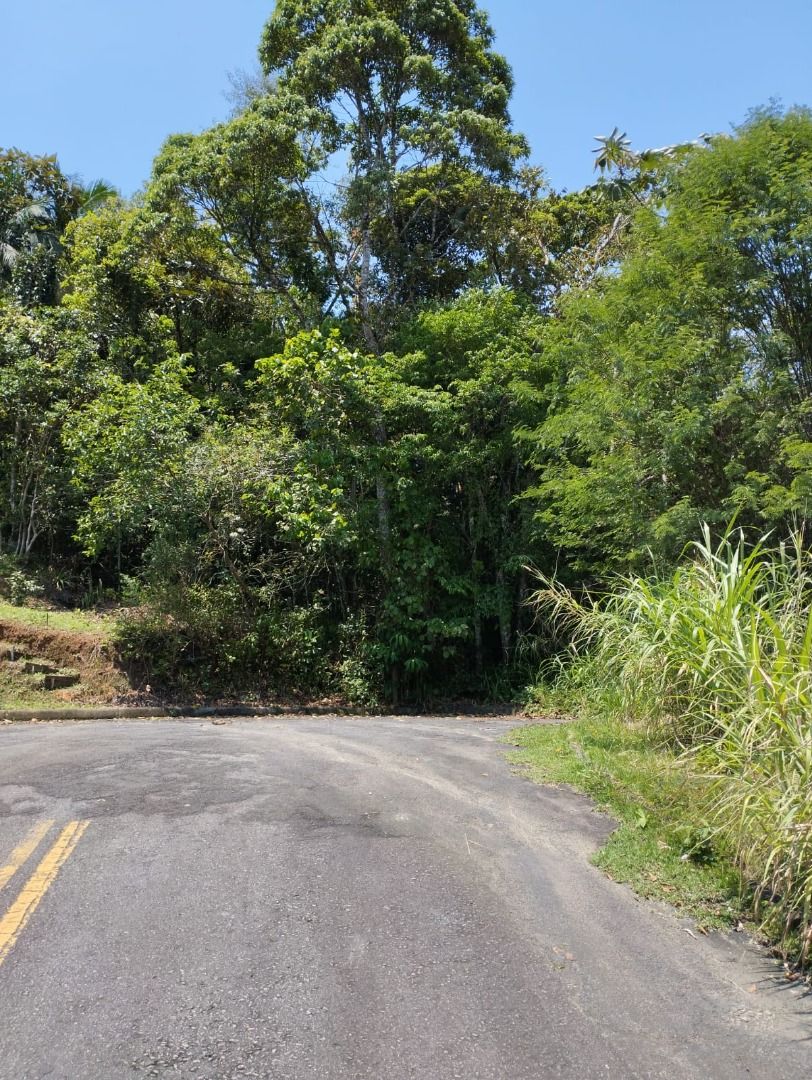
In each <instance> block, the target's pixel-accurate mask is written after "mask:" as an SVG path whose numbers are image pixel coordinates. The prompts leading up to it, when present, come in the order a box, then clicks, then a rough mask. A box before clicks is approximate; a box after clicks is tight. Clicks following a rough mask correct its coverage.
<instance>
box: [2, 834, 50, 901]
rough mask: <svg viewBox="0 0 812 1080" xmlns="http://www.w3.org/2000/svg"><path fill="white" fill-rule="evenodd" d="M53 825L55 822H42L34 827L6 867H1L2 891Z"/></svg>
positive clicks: (14, 851) (16, 849) (15, 850)
mask: <svg viewBox="0 0 812 1080" xmlns="http://www.w3.org/2000/svg"><path fill="white" fill-rule="evenodd" d="M52 825H53V821H41V822H40V823H39V825H35V826H34V828H33V829H32V830H31V832H30V833H29V834H28V836H26V838H25V840H23V842H22V843H21V844H19V845H18V846H17V847H16V848H15V849H14V850H13V851H12V853H11V856H10V858H9V861H8V862H7V863H6V865H5V866H0V889H2V888H3V886H4V885H8V883H9V881H11V879H12V878H13V877H14V875H15V874H16V873H17V871H18V870H19V869H20V867H21V866H22V865H23V863H24V862H25V861H26V859H27V858H28V857H29V856H30V855H31V854H32V852H34V851H36V849H37V846H38V844H39V842H40V840H41V839H42V838H43V836H45V834H46V833H47V832H48V830H49V829H50V827H51V826H52Z"/></svg>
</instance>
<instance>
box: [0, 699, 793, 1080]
mask: <svg viewBox="0 0 812 1080" xmlns="http://www.w3.org/2000/svg"><path fill="white" fill-rule="evenodd" d="M509 727H510V724H509V722H503V721H494V720H487V721H470V720H459V719H453V718H452V719H442V718H437V719H421V720H414V719H399V718H389V719H380V720H369V719H327V718H316V719H310V718H307V719H284V720H263V721H250V720H235V721H233V722H230V723H227V724H223V725H213V724H212V723H211V722H201V721H185V722H183V721H171V722H169V721H161V722H157V723H156V722H126V723H106V724H91V723H86V724H75V725H70V726H68V725H63V726H55V725H54V726H45V725H43V726H39V727H32V726H26V727H22V726H20V727H13V728H4V729H2V730H0V868H2V869H0V886H2V892H0V1077H2V1080H25V1078H41V1077H42V1078H45V1077H47V1078H49V1080H97V1078H98V1080H102V1078H103V1080H118V1078H119V1077H133V1078H136V1080H137V1078H139V1077H189V1078H198V1077H201V1078H202V1077H207V1078H218V1080H226V1078H244V1077H263V1078H273V1080H276V1078H278V1080H305V1078H307V1080H311V1078H312V1080H318V1078H327V1077H329V1078H331V1080H332V1078H347V1080H355V1078H372V1080H407V1078H410V1080H451V1078H453V1077H460V1078H463V1080H530V1078H534V1080H535V1078H547V1077H550V1078H552V1077H569V1078H573V1080H574V1078H578V1080H583V1078H592V1077H610V1078H618V1080H628V1078H632V1077H663V1078H667V1080H679V1078H685V1077H696V1078H698V1080H699V1078H701V1080H707V1078H718V1080H723V1078H731V1080H740V1078H742V1077H764V1078H767V1077H769V1078H770V1080H781V1078H791V1077H793V1078H794V1077H799V1078H800V1077H808V1076H810V1075H812V1006H811V1005H810V1002H809V999H804V998H802V996H801V995H800V994H799V992H798V990H797V988H795V989H793V988H792V987H791V986H790V985H789V984H787V983H786V982H783V983H782V982H780V981H778V980H774V973H775V968H774V966H773V965H771V964H770V963H769V962H768V961H766V960H765V959H763V958H762V957H761V956H760V955H759V954H758V953H757V952H755V951H753V950H751V949H750V948H748V947H747V946H745V944H744V943H743V942H742V941H741V940H740V939H738V938H737V939H735V940H734V941H733V942H732V943H726V942H724V941H718V940H717V941H713V940H705V939H701V938H693V937H691V936H689V935H688V934H686V933H685V932H684V930H683V928H682V924H681V923H680V922H679V920H678V919H677V918H676V917H675V916H672V915H670V914H668V913H665V912H661V911H660V912H658V911H657V910H656V909H654V908H652V907H650V906H648V905H646V904H641V903H638V902H636V901H635V900H634V898H633V897H632V895H631V894H630V893H629V892H628V891H627V890H626V889H624V888H623V887H622V886H618V885H615V884H613V883H611V882H609V881H608V880H606V879H605V878H604V877H603V876H602V875H601V874H600V873H599V872H598V871H597V870H595V869H594V868H592V867H591V866H590V865H589V863H588V857H589V854H590V852H591V851H593V850H594V848H595V846H596V845H597V844H598V843H599V842H600V840H601V838H602V837H604V836H605V835H606V834H607V832H608V829H609V825H608V823H607V822H606V820H605V819H604V818H602V817H601V816H600V815H598V814H596V813H594V812H593V811H592V810H591V808H590V806H589V804H588V803H587V802H586V800H583V799H581V798H579V797H577V796H575V795H572V794H569V793H566V792H562V791H551V790H547V789H543V788H539V787H536V786H534V785H533V784H531V783H530V782H528V781H526V780H524V779H522V778H520V777H517V776H514V775H512V773H511V771H510V768H509V766H508V765H507V764H506V762H505V760H504V757H503V750H504V747H503V745H502V744H501V742H500V739H501V737H502V736H503V734H504V733H505V732H506V731H507V730H509Z"/></svg>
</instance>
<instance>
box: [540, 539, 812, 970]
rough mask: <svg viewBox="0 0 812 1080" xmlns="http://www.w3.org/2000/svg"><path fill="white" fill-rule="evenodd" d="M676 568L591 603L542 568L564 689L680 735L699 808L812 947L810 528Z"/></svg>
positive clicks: (693, 558)
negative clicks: (565, 659) (561, 635)
mask: <svg viewBox="0 0 812 1080" xmlns="http://www.w3.org/2000/svg"><path fill="white" fill-rule="evenodd" d="M687 555H688V557H687V558H686V561H685V562H684V563H683V564H682V565H681V566H680V567H679V568H678V569H676V570H675V571H673V573H671V574H670V575H666V576H663V575H660V576H655V577H652V578H648V579H646V578H642V577H625V578H622V579H619V581H618V582H617V584H616V587H615V588H614V589H613V590H612V591H611V593H610V594H608V595H606V596H604V597H601V598H591V599H587V600H586V601H579V600H578V599H576V598H575V597H574V596H573V595H572V594H571V593H570V592H569V591H567V590H566V589H565V588H563V587H562V586H561V585H560V584H558V583H557V582H555V581H552V580H547V579H542V588H541V589H540V590H539V591H538V592H537V593H536V594H535V598H534V599H535V603H536V604H537V605H538V606H539V607H540V608H541V609H542V610H544V611H546V612H547V613H551V614H552V615H553V617H554V618H555V619H556V620H557V621H558V622H559V623H561V624H563V625H564V626H565V627H566V629H567V630H568V632H569V640H570V653H571V656H570V661H571V662H569V663H565V664H563V665H562V669H561V673H560V675H559V677H558V680H557V689H558V690H559V692H563V693H565V694H569V695H575V696H577V697H578V698H579V699H580V701H581V702H582V703H587V704H589V703H590V701H591V703H592V706H593V707H594V708H598V709H600V710H602V711H603V714H604V715H606V716H607V717H610V718H611V719H613V720H617V719H622V720H623V721H625V722H627V723H630V724H634V725H637V726H638V727H640V726H642V727H644V728H645V730H646V731H647V732H648V733H649V734H650V736H651V737H652V739H655V740H659V741H660V742H661V743H663V744H665V743H667V744H669V745H670V746H671V748H672V749H674V750H675V751H676V753H677V755H678V760H679V761H680V762H681V764H682V765H683V766H684V767H685V768H686V770H687V771H688V772H689V773H690V774H691V775H692V776H695V777H698V778H699V779H700V780H701V783H699V784H697V801H696V812H697V817H698V819H703V820H706V821H708V822H709V823H710V825H711V827H712V829H713V830H714V833H715V835H716V836H717V838H718V840H719V841H720V843H721V844H722V845H723V847H724V848H725V849H726V850H728V851H730V852H732V854H733V856H734V858H735V861H736V863H737V865H738V867H739V869H740V871H741V873H742V875H743V877H744V880H745V882H746V883H747V885H748V887H750V888H752V890H753V894H754V897H755V906H756V910H757V912H759V913H760V915H761V917H762V918H763V920H764V921H765V925H767V926H768V927H770V928H771V929H772V931H773V932H776V931H777V934H778V936H779V937H780V938H781V940H782V941H783V943H784V946H785V949H786V951H787V952H788V953H791V954H794V956H795V957H796V958H799V959H800V960H801V961H802V962H806V963H808V962H809V961H810V959H811V958H812V556H810V553H809V552H808V551H807V550H806V548H805V545H804V538H803V536H802V535H801V534H800V533H796V534H795V535H794V536H793V537H792V538H791V540H790V541H789V542H787V543H782V544H772V543H770V542H769V540H768V539H767V538H764V539H762V540H761V541H759V542H758V543H756V544H755V545H750V544H748V543H747V542H746V540H745V537H744V535H743V534H741V533H739V534H736V535H733V534H730V535H728V536H727V537H726V538H725V539H724V540H723V541H722V542H721V543H719V544H716V545H715V544H714V543H713V542H712V540H711V535H710V531H709V530H708V529H707V528H705V529H704V531H703V538H702V540H701V541H699V542H698V543H696V544H694V545H693V546H692V547H691V549H690V550H689V552H688V553H687Z"/></svg>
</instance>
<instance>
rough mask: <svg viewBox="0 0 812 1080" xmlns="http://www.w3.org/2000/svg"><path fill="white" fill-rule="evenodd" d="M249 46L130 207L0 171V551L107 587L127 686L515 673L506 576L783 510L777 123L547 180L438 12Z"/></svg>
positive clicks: (360, 4)
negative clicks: (567, 184)
mask: <svg viewBox="0 0 812 1080" xmlns="http://www.w3.org/2000/svg"><path fill="white" fill-rule="evenodd" d="M259 56H260V61H261V64H262V72H263V74H262V75H261V77H258V78H256V79H253V80H250V82H246V83H245V84H244V86H243V88H242V90H241V91H240V92H239V93H238V94H237V98H236V100H237V104H236V107H235V110H234V112H233V114H232V115H231V116H230V117H229V118H228V119H226V120H225V121H224V122H222V123H219V124H216V125H214V126H213V127H211V128H210V129H209V130H206V131H203V132H201V133H198V134H182V133H180V134H174V135H170V137H169V138H168V139H167V140H166V142H165V144H164V146H163V147H162V149H161V150H160V152H159V154H158V156H157V158H156V160H155V163H154V167H153V170H152V175H151V177H150V180H149V182H148V183H147V185H146V187H145V189H144V191H143V192H141V193H140V194H139V195H138V196H137V197H136V198H134V199H131V200H125V199H121V198H119V197H118V196H117V195H116V194H115V192H113V191H112V190H111V189H110V188H109V187H108V186H107V185H105V184H102V183H96V184H83V183H82V182H80V181H79V180H78V179H77V178H72V177H68V176H66V175H65V174H64V173H63V172H62V170H61V168H60V166H59V163H58V161H57V159H56V158H55V157H44V158H37V157H31V156H29V155H27V154H25V153H23V152H21V151H18V150H9V151H4V152H2V154H0V391H2V393H0V482H2V488H1V489H0V491H2V495H1V496H0V557H1V558H3V559H12V560H17V562H19V561H20V560H22V561H25V563H26V566H28V567H29V568H31V570H32V572H36V573H40V574H42V575H43V578H44V580H45V579H47V580H51V581H52V580H57V579H58V580H59V581H60V582H63V583H64V582H68V583H69V584H68V586H66V588H67V591H68V592H69V593H70V589H71V588H73V590H74V593H75V592H77V591H81V589H82V588H85V586H84V585H82V586H81V588H80V585H79V584H77V583H83V582H86V581H87V580H88V579H90V580H93V581H96V582H101V583H102V584H103V587H104V588H106V589H108V590H110V592H111V595H113V596H115V597H118V598H123V597H125V596H126V597H127V598H129V599H130V600H133V598H135V601H137V603H136V604H135V606H134V607H133V608H132V609H131V611H130V614H129V615H128V616H127V618H126V619H125V621H124V623H123V626H122V629H121V631H120V643H121V648H122V650H123V651H124V652H125V653H126V654H127V655H128V656H130V658H131V659H133V660H134V661H135V662H137V663H140V664H141V665H143V667H144V669H145V671H147V672H148V673H149V678H151V679H152V680H153V681H161V680H163V681H164V682H165V683H167V684H171V685H173V686H187V687H193V688H196V689H200V688H203V689H211V690H224V689H225V690H227V689H228V688H229V687H233V686H235V685H237V684H239V685H241V686H245V685H249V686H252V687H254V688H255V689H256V691H257V692H258V693H266V694H285V693H294V692H299V693H302V694H309V695H311V696H312V695H313V694H315V693H324V694H340V695H343V696H344V697H346V698H349V699H352V700H356V701H360V702H366V703H371V702H372V701H373V700H377V701H384V700H389V701H393V700H404V699H407V700H418V699H422V700H425V699H426V698H427V697H430V696H431V695H446V696H453V695H455V694H458V695H476V694H480V695H482V694H488V693H490V694H496V693H499V692H508V689H509V687H510V686H511V685H515V683H516V682H519V683H521V681H522V680H524V679H527V678H529V677H531V674H530V673H532V672H533V671H535V669H536V668H537V666H538V664H539V663H541V662H543V661H544V659H545V657H547V656H548V655H549V654H550V652H551V651H554V649H555V648H556V640H555V629H554V627H552V626H551V625H539V624H538V623H535V622H534V616H533V613H532V612H531V611H530V610H529V609H528V606H527V604H526V598H527V594H528V588H529V586H528V581H529V573H530V570H529V568H533V567H535V568H540V569H541V570H543V571H544V572H546V573H552V572H557V573H558V574H559V576H560V577H562V578H564V579H565V580H567V581H568V582H569V583H570V584H571V585H573V586H578V585H587V584H591V585H596V584H597V585H598V586H599V587H601V586H603V585H604V584H605V583H607V582H608V581H610V580H611V578H612V575H614V574H616V573H617V572H618V571H623V570H626V569H628V568H638V567H641V566H645V565H647V564H648V563H649V562H650V561H651V559H652V558H653V559H654V560H655V561H656V562H657V563H658V564H665V565H670V564H672V563H675V562H678V561H679V559H680V558H681V556H682V554H683V551H684V548H685V544H686V543H687V541H688V540H689V539H690V538H691V537H693V536H694V535H696V533H697V530H698V528H699V525H700V523H701V522H705V523H708V525H709V527H710V528H711V529H714V530H717V531H718V532H723V531H724V529H725V527H726V526H727V524H728V523H729V522H730V521H731V519H733V518H734V517H735V519H736V520H737V521H738V522H739V523H741V524H742V525H743V526H753V527H758V528H759V529H761V530H763V529H764V528H765V527H774V528H778V529H781V528H783V527H784V526H785V525H786V524H787V523H788V522H789V521H790V520H791V519H792V518H793V517H794V516H800V517H805V516H806V515H807V514H808V512H809V499H810V493H812V411H811V410H812V116H810V113H809V112H808V111H807V110H805V109H802V108H797V109H791V110H788V111H782V110H779V109H767V110H762V111H757V112H754V113H753V114H752V115H751V116H750V117H749V118H748V119H747V120H746V121H745V123H743V124H742V125H741V126H740V127H738V128H736V129H734V130H733V131H731V132H729V133H726V134H719V135H708V136H700V137H699V138H697V140H696V141H694V142H691V143H686V144H680V145H675V146H664V147H661V148H659V149H656V150H652V149H648V150H646V149H642V150H638V149H635V148H634V146H633V145H632V143H631V141H630V139H629V137H628V136H627V135H626V134H625V133H624V132H623V131H621V130H620V129H619V128H616V129H615V130H614V131H612V132H611V133H610V134H608V135H604V136H600V137H599V138H598V140H597V145H596V148H595V166H596V168H595V176H594V182H593V183H591V184H589V185H588V186H586V187H585V188H584V189H582V190H580V191H574V192H561V191H555V190H551V189H550V187H549V186H548V184H547V182H546V180H545V177H544V173H543V171H542V169H541V168H540V167H539V166H538V165H536V164H535V163H533V162H532V161H531V160H530V156H529V150H528V147H527V144H526V142H525V140H524V139H523V137H522V136H521V134H520V133H518V132H516V131H515V130H514V128H513V126H512V123H511V117H510V98H511V92H512V88H513V80H512V75H511V71H510V68H509V65H508V63H507V61H506V60H505V59H504V57H502V56H501V55H499V53H498V52H497V51H496V50H495V48H494V36H493V31H492V29H491V26H490V23H489V21H488V18H487V15H486V14H485V13H484V12H483V11H482V10H481V9H479V8H478V7H477V6H476V4H475V3H474V2H473V0H410V2H409V3H403V2H402V0H279V2H277V3H276V5H275V6H274V7H273V10H272V11H271V13H270V16H269V19H268V21H267V24H266V26H265V29H264V31H263V34H262V39H261V42H260V45H259ZM588 150H589V148H588V147H585V148H584V153H585V157H586V156H587V155H588ZM0 565H5V564H4V563H3V564H0ZM15 565H16V563H15ZM0 577H2V574H0ZM71 582H73V585H72V586H71V585H70V583H71Z"/></svg>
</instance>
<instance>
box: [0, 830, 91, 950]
mask: <svg viewBox="0 0 812 1080" xmlns="http://www.w3.org/2000/svg"><path fill="white" fill-rule="evenodd" d="M89 824H90V822H89V821H69V822H68V824H67V825H66V826H65V827H64V829H63V830H62V832H61V833H60V834H59V836H58V837H57V838H56V841H55V842H54V844H53V845H52V846H51V847H50V848H49V849H48V851H47V852H46V853H45V855H44V856H43V857H42V861H41V862H40V864H39V866H38V867H37V868H36V870H35V871H34V873H33V874H32V875H31V877H30V878H29V879H28V881H26V883H25V885H23V887H22V890H21V892H20V894H19V895H18V897H17V899H16V900H15V901H14V903H13V904H12V905H11V907H10V908H8V910H7V911H6V912H5V914H4V915H3V916H2V917H0V964H2V963H3V961H4V960H5V958H6V957H7V956H8V954H9V953H10V952H11V950H12V949H13V948H14V945H15V943H16V941H17V939H18V938H19V936H20V934H21V933H22V932H23V930H24V929H25V927H26V924H27V923H28V920H29V919H30V918H31V916H32V915H33V914H34V912H35V911H36V910H37V908H38V907H39V903H40V901H41V900H42V898H43V897H44V896H45V894H46V892H47V891H48V889H49V888H50V887H51V885H52V884H53V881H54V879H55V878H56V875H57V874H58V873H59V871H60V869H61V867H62V866H63V864H64V863H65V862H66V861H67V860H68V858H69V857H70V855H71V853H72V851H73V849H74V848H75V847H76V845H77V844H78V843H79V841H80V839H81V837H82V833H83V832H84V831H85V829H86V828H87V827H88V825H89ZM53 825H54V822H53V821H40V822H38V823H37V824H36V825H35V826H34V828H33V829H31V831H30V832H29V833H28V835H27V836H26V837H25V839H24V840H23V841H22V843H20V844H18V845H17V847H16V848H15V849H14V850H13V851H12V853H11V855H10V856H9V860H8V862H7V863H6V865H5V866H0V890H1V889H3V888H5V886H6V885H7V884H8V883H9V881H11V879H12V878H13V877H14V875H15V874H16V873H17V871H18V870H19V869H20V868H21V867H22V866H23V865H24V864H25V863H26V862H27V860H28V859H29V858H30V857H31V855H33V854H34V852H35V851H36V850H37V848H38V847H39V845H40V843H41V842H42V840H43V839H44V838H45V836H46V835H47V833H48V832H49V830H50V829H51V827H52V826H53Z"/></svg>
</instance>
